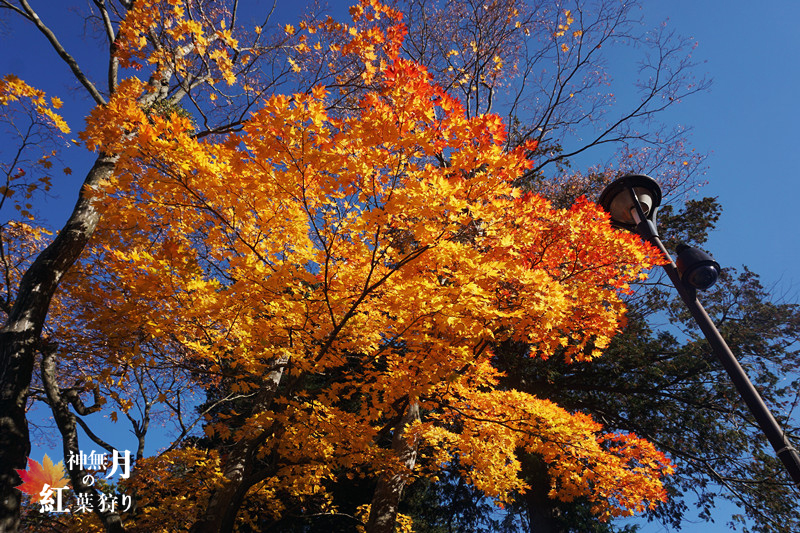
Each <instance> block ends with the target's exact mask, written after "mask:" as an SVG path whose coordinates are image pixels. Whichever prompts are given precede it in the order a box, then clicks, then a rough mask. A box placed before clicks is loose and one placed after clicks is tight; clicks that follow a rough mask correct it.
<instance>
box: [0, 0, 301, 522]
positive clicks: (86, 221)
mask: <svg viewBox="0 0 800 533" xmlns="http://www.w3.org/2000/svg"><path fill="white" fill-rule="evenodd" d="M0 8H2V9H3V11H4V12H5V13H6V14H9V15H10V17H12V18H15V20H17V21H20V22H22V21H26V22H27V23H30V24H32V25H33V26H34V27H35V28H36V29H37V30H38V31H39V32H40V33H41V35H42V38H43V39H45V40H46V41H47V42H48V43H49V45H50V47H51V48H52V50H53V52H55V54H57V56H58V57H59V58H60V59H61V60H63V62H64V68H65V69H66V70H67V71H68V72H69V73H70V75H71V77H72V79H73V80H74V81H75V82H77V83H78V84H79V86H80V87H81V88H82V89H83V90H84V92H85V94H86V95H87V96H88V98H89V99H90V101H91V102H92V103H93V104H94V105H96V106H97V110H96V112H95V118H96V120H99V121H100V122H102V123H105V125H106V126H107V127H108V128H109V129H116V131H124V132H125V133H124V134H125V135H128V136H129V137H130V138H131V139H133V138H135V136H136V134H137V132H136V131H134V130H132V129H127V128H126V125H127V123H126V122H125V121H122V122H119V123H115V122H114V117H113V116H112V115H114V114H115V113H116V114H117V117H119V116H120V115H119V113H120V111H121V110H120V109H119V108H115V105H117V104H119V105H121V106H122V107H124V108H126V109H128V110H132V109H136V110H138V112H144V111H145V110H151V112H150V114H151V115H153V114H154V111H155V110H157V109H167V110H169V109H171V108H173V107H174V106H175V105H177V103H178V102H179V101H181V100H183V101H186V100H189V101H191V102H196V100H197V99H198V98H200V95H201V94H202V95H203V96H202V97H203V98H209V97H211V96H212V94H213V95H217V94H218V93H219V91H218V89H214V88H213V84H214V83H215V82H220V83H224V82H225V81H226V80H227V81H232V80H233V79H234V77H235V75H239V76H241V79H243V80H245V83H246V82H247V81H251V82H255V79H258V80H259V83H258V86H259V91H269V88H270V87H271V86H272V85H273V84H274V83H275V82H276V81H278V80H279V79H280V78H281V76H282V75H284V74H286V72H288V70H284V71H282V70H281V68H280V62H276V63H274V65H275V68H274V69H273V70H271V71H269V72H267V71H255V69H254V68H253V61H252V59H253V58H255V57H259V56H262V55H265V54H269V53H270V51H273V52H274V51H276V50H279V49H280V45H281V44H282V43H281V42H268V43H267V42H264V41H260V40H259V38H258V37H257V36H256V37H254V38H253V39H251V41H250V42H248V44H247V50H242V49H239V48H238V46H237V45H238V43H236V42H235V41H234V40H233V39H232V38H231V37H230V31H231V29H232V28H236V17H235V12H236V9H235V5H234V9H233V10H232V11H226V10H224V9H221V8H219V7H216V6H213V5H211V4H210V3H209V4H204V3H191V5H189V6H188V8H184V7H181V6H178V5H173V6H172V9H173V10H175V15H176V17H175V18H173V19H171V20H165V21H164V25H163V26H162V27H161V29H160V30H161V31H149V32H148V33H147V35H144V34H143V33H142V31H141V30H142V28H144V27H148V28H150V29H153V30H154V28H151V27H150V26H148V17H149V16H150V15H152V14H156V13H161V11H160V10H159V9H156V8H155V4H154V3H152V2H133V1H130V2H129V1H120V2H105V1H96V2H93V4H92V10H93V11H92V14H91V16H90V21H91V22H93V23H94V24H96V25H97V27H98V28H99V29H100V31H101V35H102V36H103V38H104V39H105V41H106V50H107V56H106V59H105V65H106V75H105V76H97V77H95V76H94V75H93V73H91V72H89V71H87V70H86V68H85V66H82V65H81V64H80V63H79V62H78V61H76V59H75V58H74V56H73V55H72V54H71V53H70V50H68V48H67V46H65V44H64V42H62V41H61V40H59V37H58V36H57V35H56V34H55V33H54V32H53V31H52V29H51V26H49V25H48V20H47V18H46V17H43V16H40V13H38V12H37V10H36V8H34V7H33V6H32V5H31V4H30V3H29V2H28V1H27V0H20V1H18V2H15V1H12V0H8V1H5V0H4V1H3V2H0ZM187 11H188V13H190V14H191V15H190V17H191V18H190V19H187V18H186V16H187ZM165 13H166V11H165ZM172 22H175V23H179V22H180V24H178V25H177V26H173V25H172V24H171V23H172ZM226 23H227V24H226ZM145 44H149V46H150V47H151V48H150V50H151V52H152V53H147V54H146V55H145V54H143V53H141V52H140V50H141V48H142V47H143V46H144V45H145ZM93 66H94V65H93ZM129 69H137V70H142V69H146V71H147V73H148V74H149V75H150V77H149V79H148V81H146V82H144V83H143V84H140V85H137V87H140V88H141V89H142V90H139V91H138V93H137V94H136V95H135V96H134V93H133V92H131V90H130V88H131V87H132V85H131V84H132V83H134V82H133V81H132V80H134V79H135V78H134V77H127V78H126V76H130V74H129V72H130V70H129ZM97 78H100V79H104V80H105V81H104V82H103V84H102V85H99V84H98V83H97V82H96V81H95V80H96V79H97ZM126 79H127V80H129V81H127V82H126V81H125V80H126ZM145 87H146V90H145V89H144V88H145ZM209 87H211V88H210V89H209ZM120 90H122V92H123V94H125V96H124V97H121V98H117V99H115V96H117V94H118V93H119V92H120ZM2 91H3V92H2V95H0V97H1V98H2V102H0V103H2V105H3V106H4V109H5V106H14V105H16V103H17V101H19V99H23V100H22V101H23V104H22V105H28V104H26V103H25V99H26V98H27V99H29V101H30V102H32V104H33V108H35V109H34V111H36V113H38V114H39V116H42V117H43V119H45V120H48V121H50V123H52V124H55V125H56V126H57V127H59V128H61V129H62V130H63V129H64V128H65V125H64V123H63V121H62V120H61V119H60V117H58V116H57V115H55V113H54V112H53V110H52V109H51V108H50V107H54V106H53V105H52V104H53V103H55V102H52V103H50V102H47V101H45V100H44V96H43V95H42V94H41V93H39V92H36V91H35V90H34V89H32V88H30V87H28V86H27V85H26V84H24V83H22V82H19V81H18V80H16V79H15V78H8V77H7V78H5V81H4V83H3V86H2ZM126 91H127V92H126ZM259 91H250V92H249V93H248V92H241V93H239V94H238V95H237V97H236V98H229V97H228V95H227V93H223V94H222V95H221V97H220V100H221V101H224V102H225V103H227V104H228V105H227V106H225V107H219V108H217V109H216V110H208V108H206V110H207V112H205V113H204V112H200V111H197V116H198V119H197V122H198V123H199V124H200V125H201V126H202V128H199V130H200V131H212V130H215V129H216V128H221V129H225V128H226V127H227V126H226V125H229V124H232V123H234V122H236V120H237V117H239V118H240V117H241V116H243V114H245V113H247V109H248V107H249V106H250V105H252V104H253V103H254V102H255V101H257V100H259V99H260V97H261V92H259ZM48 105H49V106H50V107H48ZM195 107H196V106H195ZM29 108H30V106H29ZM103 113H111V115H109V116H107V117H105V118H104V117H103V116H102V115H103ZM155 114H158V113H155ZM4 116H6V117H7V116H10V115H9V114H7V113H4ZM41 123H42V119H39V118H36V117H35V116H33V124H41ZM13 125H14V126H15V127H17V126H20V127H21V126H22V125H21V124H17V123H16V122H15V123H14V124H13ZM17 131H25V130H23V129H20V128H19V127H17ZM27 131H28V133H27V134H23V135H22V139H21V140H20V142H19V144H17V145H16V146H17V147H19V151H18V154H24V153H27V152H26V149H27V148H29V147H31V145H32V139H35V137H32V136H31V135H32V134H34V135H35V132H36V130H35V129H28V130H27ZM200 131H199V132H200ZM199 132H198V133H199ZM37 144H38V141H37ZM84 147H86V148H89V150H90V151H92V152H93V153H94V154H95V162H94V164H93V165H92V166H91V168H90V169H88V170H87V172H86V173H85V179H84V180H83V183H82V185H81V187H80V195H79V199H78V201H77V203H76V205H75V208H74V210H73V211H72V214H71V215H70V217H69V219H68V220H67V222H66V223H65V224H64V226H63V227H62V228H61V230H60V231H59V232H58V234H57V236H56V237H55V238H54V239H53V240H52V241H51V242H50V243H49V244H48V245H47V246H46V248H44V249H43V250H41V251H40V252H38V253H37V252H36V250H35V249H31V247H30V246H29V245H26V246H25V247H23V248H22V249H21V252H22V254H23V255H20V256H14V257H13V258H11V257H9V256H8V255H5V256H4V268H5V272H6V273H7V274H9V275H8V276H7V277H6V278H5V286H4V291H5V304H4V308H3V311H4V325H3V328H2V330H1V331H0V339H2V340H0V349H1V350H2V354H0V361H1V363H0V368H2V373H0V495H1V496H0V499H1V500H2V504H1V505H0V529H3V530H4V531H14V530H16V528H17V525H18V519H19V518H18V517H19V503H20V500H19V491H16V490H15V489H13V487H14V486H15V485H17V484H18V480H19V478H18V476H17V474H16V472H15V471H14V469H15V468H24V466H25V458H26V457H27V455H28V453H29V450H30V440H29V434H28V424H27V421H26V417H25V412H26V402H27V397H28V391H29V385H30V383H31V376H32V372H33V368H34V361H35V359H36V355H37V352H38V350H40V349H42V348H43V345H42V339H41V333H42V330H43V327H44V324H45V319H46V317H47V313H48V310H49V307H50V302H51V300H52V298H53V296H54V294H55V292H56V289H57V287H58V285H59V283H60V281H61V280H62V278H63V276H64V274H65V273H66V272H67V271H68V269H69V268H70V267H71V265H72V264H73V263H74V262H75V261H76V259H77V257H78V256H79V254H80V253H81V251H82V250H83V248H84V247H85V245H86V243H87V242H88V240H89V238H90V237H91V235H92V234H93V232H94V230H95V228H96V226H97V223H98V220H99V218H100V213H99V212H98V210H97V209H96V208H95V206H94V200H93V199H92V194H93V191H94V190H96V189H97V187H98V186H99V185H100V184H101V183H102V182H104V181H105V180H107V179H109V178H110V177H111V176H112V174H113V173H114V172H115V171H116V165H117V163H118V162H119V160H120V158H121V157H122V154H120V153H116V152H112V151H100V150H95V148H96V147H95V146H87V145H86V144H84ZM34 148H36V147H34ZM21 162H22V161H21V160H19V159H15V157H14V156H12V157H10V158H9V159H7V160H6V161H4V167H3V168H4V173H5V175H6V179H7V181H6V185H5V187H4V190H3V199H4V205H3V207H8V205H9V204H8V203H7V202H5V199H7V198H8V197H9V196H10V195H11V193H13V192H15V187H17V186H18V185H19V184H20V183H24V180H23V179H22V178H21V176H23V175H25V174H24V173H29V172H30V171H29V170H25V167H24V166H20V167H16V166H15V165H18V164H19V163H21ZM6 165H8V166H6ZM17 168H21V169H22V171H21V172H22V173H20V172H18V171H17ZM28 183H30V184H31V185H33V190H32V189H28V190H27V192H26V193H25V194H28V193H32V192H34V190H35V189H36V186H37V185H36V183H35V182H33V181H29V182H28ZM20 196H21V195H19V194H17V198H20ZM22 206H23V209H26V210H28V211H30V206H25V204H24V203H23V204H22ZM22 214H23V215H24V214H25V213H22ZM9 220H12V218H9ZM4 228H6V229H4V233H3V243H2V245H3V249H4V251H5V252H9V251H10V247H12V246H18V245H22V244H21V243H20V240H22V241H24V240H25V239H28V240H30V239H31V238H38V237H37V236H36V234H32V235H30V236H29V237H22V236H20V235H19V232H20V231H22V230H20V229H18V228H20V226H19V225H18V224H17V225H16V228H17V229H15V226H13V225H12V223H11V222H9V223H8V225H6V226H4ZM31 253H33V255H32V256H31ZM26 254H27V255H28V256H31V259H32V260H31V261H30V262H29V263H26V262H25V261H24V260H21V259H20V258H24V257H25V256H26ZM56 403H57V402H56ZM65 414H66V413H65ZM67 418H69V417H67ZM58 420H59V422H62V421H65V422H67V425H69V421H68V420H62V419H60V418H58ZM65 429H66V428H65ZM67 433H69V431H67ZM68 441H70V439H69V438H67V439H66V440H65V443H66V442H68ZM73 445H74V442H71V443H70V444H69V446H70V447H71V446H73ZM66 447H67V444H65V450H66ZM73 474H74V475H75V476H77V475H78V474H79V473H77V472H75V473H73ZM73 482H75V479H73ZM75 487H78V488H77V489H76V490H80V484H75ZM111 520H112V521H113V520H115V519H113V518H112V519H111Z"/></svg>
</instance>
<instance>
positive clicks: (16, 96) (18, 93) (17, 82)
mask: <svg viewBox="0 0 800 533" xmlns="http://www.w3.org/2000/svg"><path fill="white" fill-rule="evenodd" d="M20 99H26V100H28V101H30V103H31V104H32V105H33V107H34V109H35V111H36V112H37V113H38V114H39V115H41V116H43V117H44V118H46V119H47V120H48V121H49V122H50V123H51V124H52V125H53V126H54V127H55V128H56V129H58V130H59V131H60V132H61V133H69V126H67V123H66V122H65V121H64V119H63V118H62V117H61V115H59V114H57V113H56V112H55V111H53V109H59V108H60V107H61V104H62V102H61V100H60V99H59V98H57V97H52V98H51V99H50V105H47V100H46V98H45V93H44V91H40V90H38V89H34V88H33V87H31V86H30V85H28V84H27V83H25V82H24V81H22V80H21V79H19V78H17V77H16V76H14V75H11V74H8V75H6V76H4V77H3V78H2V79H0V105H3V106H6V105H9V104H10V103H11V102H16V101H19V100H20ZM51 108H52V109H51Z"/></svg>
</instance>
